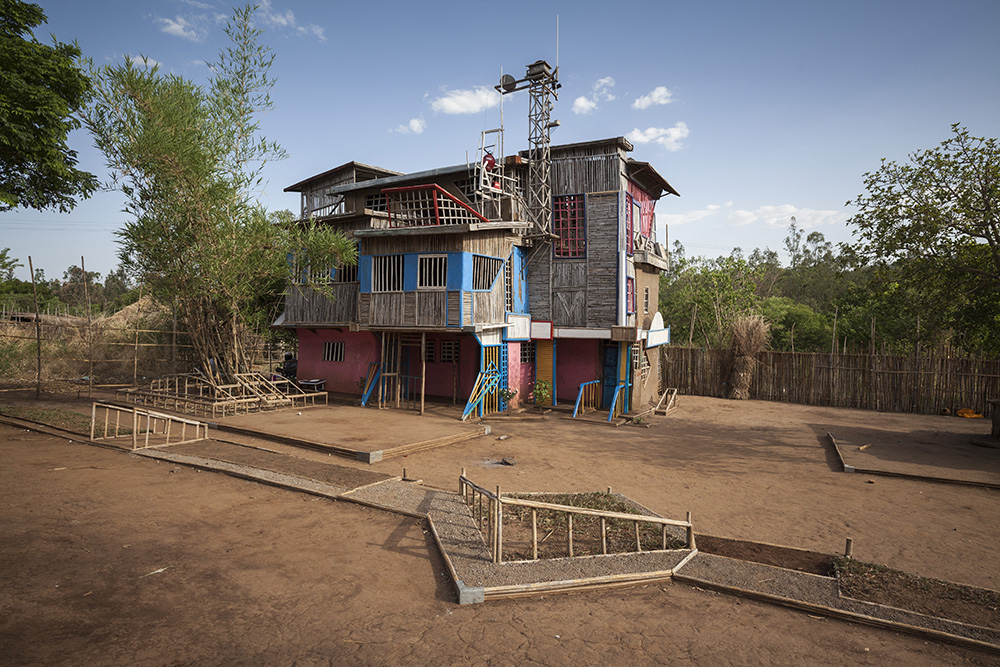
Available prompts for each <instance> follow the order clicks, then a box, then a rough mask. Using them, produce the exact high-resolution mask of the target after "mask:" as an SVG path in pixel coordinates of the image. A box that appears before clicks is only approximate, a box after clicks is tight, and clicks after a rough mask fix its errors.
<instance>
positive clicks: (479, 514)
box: [458, 468, 696, 563]
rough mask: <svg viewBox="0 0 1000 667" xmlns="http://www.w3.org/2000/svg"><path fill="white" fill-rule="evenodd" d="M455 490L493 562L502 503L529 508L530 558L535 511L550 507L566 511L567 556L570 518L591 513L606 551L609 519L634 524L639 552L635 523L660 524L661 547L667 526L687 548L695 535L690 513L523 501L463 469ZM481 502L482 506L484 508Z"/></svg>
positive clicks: (497, 555)
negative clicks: (673, 515)
mask: <svg viewBox="0 0 1000 667" xmlns="http://www.w3.org/2000/svg"><path fill="white" fill-rule="evenodd" d="M458 493H459V495H460V496H462V498H463V500H465V503H466V504H467V505H468V506H469V508H470V510H471V512H472V517H473V520H474V521H475V522H476V525H477V526H478V527H479V529H480V530H481V531H482V532H483V537H484V540H485V542H486V546H487V547H488V548H489V550H490V555H491V557H492V559H493V562H494V563H502V562H503V511H504V510H503V508H504V505H511V506H515V505H516V506H520V507H527V508H530V509H531V553H532V559H533V560H538V510H551V511H555V512H562V513H564V514H566V523H567V545H566V546H567V551H568V555H569V557H570V558H572V557H573V555H574V554H573V517H574V516H591V517H598V518H600V520H601V543H602V551H603V553H604V554H605V555H606V554H607V553H608V542H607V522H608V521H609V520H611V519H617V520H620V521H631V522H633V523H634V524H635V537H636V551H642V543H641V541H640V539H639V524H640V523H643V524H645V523H649V524H654V525H657V526H659V527H660V530H661V537H662V542H663V549H664V550H666V549H667V546H668V535H667V526H676V527H681V528H684V529H685V542H686V543H687V548H688V549H694V548H695V547H696V545H695V536H694V525H693V524H692V523H691V513H690V512H688V513H687V518H686V519H685V520H677V519H665V518H663V517H659V516H650V515H648V514H626V513H623V512H611V511H608V510H595V509H589V508H585V507H572V506H569V505H557V504H554V503H545V502H539V501H537V500H527V499H524V498H513V497H510V496H507V497H504V495H503V494H502V493H501V491H500V487H499V486H498V487H497V490H496V493H494V492H492V491H489V490H488V489H486V488H484V487H482V486H479V485H478V484H476V483H475V482H473V481H472V480H470V479H469V478H468V477H466V476H465V469H464V468H463V469H462V474H461V475H459V477H458ZM484 504H485V505H486V506H485V507H484Z"/></svg>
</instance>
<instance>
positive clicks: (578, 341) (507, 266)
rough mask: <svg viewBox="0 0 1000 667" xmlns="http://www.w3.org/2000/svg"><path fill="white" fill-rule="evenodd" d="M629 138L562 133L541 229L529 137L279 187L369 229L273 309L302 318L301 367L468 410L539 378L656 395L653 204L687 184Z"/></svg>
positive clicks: (603, 400)
mask: <svg viewBox="0 0 1000 667" xmlns="http://www.w3.org/2000/svg"><path fill="white" fill-rule="evenodd" d="M631 150H632V146H631V144H629V142H628V141H627V140H626V139H624V138H622V137H618V138H613V139H606V140H601V141H591V142H585V143H577V144H568V145H563V146H552V147H551V171H550V184H551V192H552V211H551V216H552V217H551V225H550V226H549V227H548V230H546V231H545V233H539V232H538V229H537V226H533V225H532V224H531V223H529V222H527V215H526V207H525V203H524V197H523V191H524V187H525V181H526V178H527V176H526V172H527V167H526V162H527V159H528V156H527V154H526V153H522V154H520V155H514V156H510V157H508V158H507V159H505V160H502V161H501V162H502V164H497V163H496V161H495V160H494V159H493V157H492V156H491V155H487V156H484V159H483V160H480V161H479V162H477V163H475V164H472V165H468V164H463V165H459V166H455V167H445V168H440V169H432V170H428V171H422V172H416V173H410V174H400V173H397V172H392V171H388V170H385V169H379V168H376V167H371V166H368V165H365V164H361V163H358V162H349V163H347V164H344V165H342V166H340V167H337V168H335V169H332V170H330V171H327V172H324V173H322V174H318V175H316V176H312V177H310V178H308V179H306V180H304V181H301V182H299V183H296V184H295V185H292V186H289V187H288V188H286V190H287V191H294V192H300V193H301V195H302V209H301V219H303V220H307V219H314V220H317V221H319V222H321V223H323V224H329V225H335V226H337V227H338V228H339V229H341V230H343V231H345V232H346V233H348V234H351V235H353V237H354V238H355V239H356V241H357V243H358V263H357V266H356V267H302V270H303V271H305V270H308V271H311V272H312V276H313V280H316V279H317V278H318V279H319V280H321V281H322V282H325V283H327V284H326V285H325V287H324V288H323V290H322V291H316V290H313V289H310V288H309V287H307V286H305V285H298V286H291V287H290V289H289V290H288V293H287V296H286V306H285V313H284V315H283V316H282V318H281V319H280V320H279V325H280V326H283V327H290V328H294V329H295V330H296V332H297V334H298V342H299V362H298V375H299V378H302V379H306V378H316V379H322V380H325V381H326V389H327V390H328V391H334V392H342V393H354V394H359V395H361V396H362V398H363V400H364V401H365V402H366V403H368V402H378V403H379V404H380V405H396V406H401V405H404V404H406V405H409V406H414V407H415V406H417V405H420V406H421V407H422V406H423V401H424V399H425V397H435V398H443V399H446V400H449V401H455V402H458V403H463V404H468V405H467V411H466V413H469V412H472V411H474V410H475V411H478V412H479V413H480V414H482V413H483V412H491V411H495V410H500V409H503V408H504V407H505V403H506V401H505V399H504V394H505V392H503V391H502V390H503V389H504V388H508V389H510V390H517V392H518V394H517V396H516V397H514V398H511V399H510V401H511V403H512V404H514V405H516V404H517V403H518V402H523V401H524V400H525V399H526V397H528V396H529V395H530V394H531V391H532V386H533V385H534V384H535V383H536V382H544V383H548V385H549V386H550V387H551V398H550V399H549V402H550V403H553V404H567V403H568V404H570V405H575V403H576V402H577V401H578V399H579V400H580V401H582V402H583V403H584V404H589V405H590V407H604V408H605V409H607V410H609V411H611V412H619V413H620V412H624V411H626V410H628V409H629V407H630V406H635V407H638V406H640V405H645V404H646V402H647V401H648V399H649V398H650V397H652V396H653V395H654V394H655V392H656V383H657V381H656V378H657V374H658V373H657V371H658V368H657V367H658V363H657V359H658V355H657V354H655V353H653V352H650V351H649V350H650V349H651V348H652V347H654V346H655V345H659V344H661V343H663V342H666V340H667V338H668V337H669V332H668V331H667V330H666V329H664V327H663V324H662V318H660V317H658V316H657V314H656V306H657V303H658V287H659V275H660V272H661V271H662V270H664V269H666V268H667V253H666V251H665V249H664V245H665V240H663V241H660V242H658V240H657V239H656V229H655V224H654V207H655V205H656V202H657V201H658V200H659V199H660V198H661V197H662V196H663V195H665V194H674V195H676V194H677V192H676V191H675V190H674V189H673V188H672V187H671V186H670V184H669V183H667V181H666V180H665V179H664V178H663V177H662V176H660V175H659V174H658V173H657V172H656V170H655V169H653V168H652V167H651V166H650V165H649V164H648V163H645V162H639V161H636V160H634V159H632V158H629V157H628V153H629V152H630V151H631ZM317 269H318V270H317ZM654 352H655V351H654ZM613 405H614V406H617V407H616V409H615V410H613V411H612V406H613Z"/></svg>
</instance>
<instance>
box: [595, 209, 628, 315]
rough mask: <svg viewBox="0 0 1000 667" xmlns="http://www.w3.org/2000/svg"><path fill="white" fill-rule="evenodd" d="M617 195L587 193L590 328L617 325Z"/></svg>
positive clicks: (618, 225) (618, 224)
mask: <svg viewBox="0 0 1000 667" xmlns="http://www.w3.org/2000/svg"><path fill="white" fill-rule="evenodd" d="M619 196H620V195H619V193H618V192H605V193H601V194H593V195H588V196H587V325H588V326H592V327H611V326H614V325H616V324H618V322H617V312H618V230H619V227H620V222H619V211H620V208H621V207H620V206H619V205H618V199H619Z"/></svg>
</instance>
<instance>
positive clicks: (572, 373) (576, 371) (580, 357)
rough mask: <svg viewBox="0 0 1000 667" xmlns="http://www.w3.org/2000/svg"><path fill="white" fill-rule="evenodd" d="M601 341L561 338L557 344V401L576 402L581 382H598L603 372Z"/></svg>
mask: <svg viewBox="0 0 1000 667" xmlns="http://www.w3.org/2000/svg"><path fill="white" fill-rule="evenodd" d="M600 343H601V342H600V341H599V340H593V339H589V338H559V339H558V340H557V342H556V400H557V401H559V403H571V402H573V401H576V394H577V392H578V391H579V389H580V383H581V382H589V381H591V380H597V379H598V377H599V374H600V372H601V366H600Z"/></svg>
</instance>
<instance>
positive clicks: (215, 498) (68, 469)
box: [0, 397, 1000, 665]
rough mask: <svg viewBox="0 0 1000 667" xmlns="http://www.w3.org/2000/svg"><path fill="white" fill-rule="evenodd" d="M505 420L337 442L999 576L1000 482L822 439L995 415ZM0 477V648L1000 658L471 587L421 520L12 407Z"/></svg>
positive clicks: (734, 606)
mask: <svg viewBox="0 0 1000 667" xmlns="http://www.w3.org/2000/svg"><path fill="white" fill-rule="evenodd" d="M372 414H373V415H378V414H379V413H372ZM374 419H377V417H374ZM492 425H493V429H494V432H493V434H491V435H490V436H486V437H484V438H479V439H477V440H472V441H468V442H463V443H459V444H457V445H453V446H450V447H446V448H443V449H438V450H432V451H427V452H423V453H419V454H414V455H411V456H409V457H406V458H401V459H397V460H390V461H386V462H383V463H379V464H374V465H372V466H366V465H364V464H360V463H356V462H350V461H347V460H346V459H334V460H335V461H336V462H337V463H340V464H342V465H351V466H357V467H358V468H364V469H366V470H371V471H378V472H386V473H391V474H398V473H399V471H400V469H401V468H402V467H404V466H405V467H407V468H408V474H409V476H410V477H420V478H422V479H423V480H424V481H425V482H426V483H429V484H432V485H436V486H440V487H442V488H452V487H456V486H457V478H458V473H459V470H460V469H461V468H462V467H466V468H467V474H468V475H469V477H470V478H472V479H474V480H475V481H477V482H479V483H482V484H484V485H487V486H491V485H497V484H500V485H502V487H503V489H504V491H566V492H579V491H593V490H603V489H605V488H606V487H607V486H613V487H614V490H615V491H620V492H622V493H624V494H626V495H628V496H629V497H631V498H633V499H634V500H636V501H638V502H640V503H642V504H643V505H645V506H647V507H649V508H650V509H652V510H654V511H656V512H658V513H660V514H662V515H664V516H668V517H683V515H684V512H685V511H688V510H690V511H691V512H692V513H693V517H694V521H695V525H696V528H697V530H698V531H699V532H701V533H707V534H712V535H719V536H726V537H733V538H740V539H753V540H756V541H762V542H770V543H775V544H784V545H789V546H795V547H800V548H807V549H813V550H816V551H821V552H825V553H835V552H838V551H840V550H842V549H843V543H844V538H845V537H848V536H850V537H852V538H853V539H854V549H855V556H857V557H858V558H860V559H863V560H869V561H873V562H878V563H885V564H888V565H890V566H891V567H894V568H898V569H902V570H905V571H908V572H912V573H914V574H920V575H924V576H929V577H936V578H940V579H946V580H951V581H956V582H960V583H968V584H973V585H978V586H984V587H988V588H994V589H996V588H998V587H1000V581H998V579H997V578H998V577H1000V574H998V573H1000V553H998V549H997V544H998V538H1000V522H998V521H997V517H998V516H1000V492H997V491H994V490H990V489H983V488H977V487H968V486H952V485H945V484H933V483H924V482H915V481H912V480H903V479H892V478H885V477H877V478H876V477H866V476H862V475H850V474H843V473H840V472H835V467H836V466H835V456H834V455H833V452H832V450H831V449H830V447H829V446H828V445H827V444H826V443H825V442H824V440H825V434H826V432H827V431H832V432H836V429H837V427H838V425H839V426H844V425H849V426H853V427H857V428H870V429H878V430H881V431H884V432H886V433H888V432H892V433H899V434H902V436H903V439H904V440H905V437H906V436H907V435H908V434H911V433H917V432H919V433H921V434H922V435H921V438H923V439H926V438H927V437H933V436H932V435H930V436H928V434H933V433H945V432H946V431H951V432H952V433H962V434H966V433H967V434H968V435H970V437H983V435H984V434H985V433H988V430H989V426H988V424H984V423H983V422H981V421H978V422H969V421H964V420H959V419H957V418H946V417H921V416H912V415H889V414H879V413H873V412H861V411H850V410H836V409H825V408H810V407H806V406H794V405H784V404H775V403H763V402H742V403H734V402H728V401H722V400H716V399H708V398H692V397H681V402H680V409H679V410H678V411H677V412H675V413H673V414H672V415H670V416H669V417H666V418H662V417H661V418H657V419H656V420H654V421H653V425H652V427H651V428H648V429H647V428H637V427H625V426H623V427H620V428H617V429H614V428H610V427H604V426H595V425H590V424H578V423H573V422H570V421H568V420H563V419H559V418H554V419H549V420H547V421H525V422H501V421H499V420H497V421H494V422H492ZM503 435H506V436H508V437H507V438H506V439H504V440H499V437H500V436H503ZM357 437H363V436H362V435H361V434H357ZM400 444H405V442H401V443H400ZM276 449H277V447H276ZM296 453H297V454H298V455H301V456H303V457H305V458H319V457H323V456H324V455H321V454H319V453H315V452H302V451H298V452H296ZM502 458H508V459H511V460H513V461H514V462H515V465H514V466H503V465H497V463H496V462H497V461H499V460H500V459H502ZM325 460H328V459H325ZM869 481H874V484H870V483H869ZM0 489H2V491H0V535H2V536H3V538H2V539H0V664H4V665H7V664H10V665H23V664H81V663H95V662H96V663H101V664H114V665H118V664H130V665H132V664H139V665H141V664H150V665H162V664H227V665H230V664H234V665H235V664H249V665H253V664H290V663H295V664H337V665H340V664H386V663H404V664H413V663H425V664H446V663H447V664H451V663H455V662H459V661H461V662H463V663H468V664H531V663H542V664H574V665H579V664H599V663H607V662H611V661H627V662H628V663H629V664H654V663H660V664H662V663H696V664H714V663H739V664H773V663H777V662H782V663H792V664H838V665H840V664H844V663H845V662H847V663H851V664H869V663H871V664H876V663H877V664H899V665H914V664H956V663H957V664H963V663H964V664H996V662H997V660H996V657H995V656H990V655H988V654H983V653H978V652H974V651H966V650H962V649H956V648H953V647H949V646H946V645H942V644H936V643H929V642H926V641H924V640H921V639H916V638H912V637H907V636H904V635H900V634H897V633H893V632H887V631H883V630H877V629H872V628H867V627H864V626H860V625H853V624H847V623H842V622H839V621H834V620H831V619H821V618H815V617H813V616H810V615H807V614H803V613H800V612H794V611H790V610H786V609H781V608H777V607H773V606H770V605H765V604H761V603H756V602H751V601H747V600H739V599H736V598H732V597H728V596H724V595H718V594H714V593H709V592H705V591H700V590H697V589H692V588H690V587H687V586H684V585H681V584H662V585H649V586H646V587H640V588H634V589H621V590H612V591H604V592H600V593H578V594H569V595H561V596H549V597H545V598H539V599H530V600H508V601H499V602H491V603H488V604H485V605H473V606H467V607H459V606H457V605H456V604H455V600H454V595H453V592H452V590H451V587H450V586H449V585H448V584H447V579H446V577H445V576H444V565H443V563H442V561H441V560H440V558H439V557H438V555H437V552H436V549H435V547H434V545H433V541H432V539H431V538H430V536H429V535H428V534H426V533H425V532H424V530H423V529H422V527H421V525H420V523H419V522H417V521H414V520H412V519H407V518H403V517H400V516H395V515H391V514H388V513H384V512H379V511H375V510H369V509H365V508H361V507H357V506H353V505H350V504H346V503H336V502H331V501H327V500H320V499H316V498H311V497H306V496H301V495H297V494H295V493H291V492H288V491H284V490H279V489H273V488H269V487H265V486H262V485H259V484H256V483H252V482H246V481H241V480H236V479H232V478H228V477H225V476H222V475H216V474H212V473H207V472H196V471H194V470H191V469H187V468H180V467H176V466H173V465H170V464H167V463H161V462H155V461H151V460H145V459H140V458H138V457H135V456H132V455H130V454H126V453H123V452H119V451H111V450H105V449H101V448H96V447H90V446H85V445H82V444H79V443H74V442H70V441H69V440H68V439H63V438H53V437H51V436H46V435H41V434H36V433H30V432H26V431H23V430H19V429H15V428H10V427H6V426H0Z"/></svg>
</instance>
